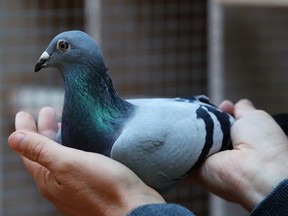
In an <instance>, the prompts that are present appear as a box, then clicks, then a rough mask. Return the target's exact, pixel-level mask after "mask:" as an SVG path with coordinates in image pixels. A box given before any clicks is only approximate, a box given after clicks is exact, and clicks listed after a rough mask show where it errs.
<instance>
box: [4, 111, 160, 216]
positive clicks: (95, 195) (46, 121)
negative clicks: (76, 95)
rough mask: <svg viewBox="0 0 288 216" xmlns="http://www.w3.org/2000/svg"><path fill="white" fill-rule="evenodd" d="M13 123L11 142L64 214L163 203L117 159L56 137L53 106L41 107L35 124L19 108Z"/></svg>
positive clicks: (107, 211)
mask: <svg viewBox="0 0 288 216" xmlns="http://www.w3.org/2000/svg"><path fill="white" fill-rule="evenodd" d="M15 125H16V132H14V133H13V134H11V135H10V137H9V139H8V143H9V146H10V147H11V148H12V149H13V150H14V151H16V152H17V153H19V154H20V155H21V156H22V159H23V162H24V164H25V166H26V168H27V170H28V171H29V172H30V174H31V175H32V176H33V178H34V180H35V182H36V184H37V186H38V188H39V191H40V192H41V193H42V194H43V196H45V197H46V198H47V199H48V200H49V201H50V202H52V203H53V204H54V205H55V207H56V208H58V210H59V211H60V212H61V213H63V214H64V215H70V216H73V215H75V216H76V215H104V216H105V215H109V216H113V215H117V216H118V215H127V213H128V212H129V211H131V210H132V209H134V208H136V207H138V206H140V205H144V204H150V203H164V202H165V201H164V200H163V198H162V197H161V196H160V195H159V194H158V193H157V192H156V191H154V190H153V189H152V188H150V187H148V186H147V185H145V184H144V183H143V182H142V181H141V180H140V179H139V178H138V177H137V176H136V174H134V173H133V172H132V171H131V170H130V169H128V168H127V167H125V166H124V165H122V164H120V163H118V162H117V161H114V160H112V159H110V158H108V157H105V156H102V155H100V154H95V153H88V152H84V151H80V150H76V149H71V148H67V147H65V146H62V145H60V144H58V143H56V142H54V141H53V140H55V139H56V133H57V131H58V129H59V125H58V123H57V120H56V114H55V111H54V110H53V109H52V108H49V107H45V108H43V109H42V110H41V111H40V113H39V118H38V123H37V124H36V123H35V120H34V118H33V117H32V116H31V115H30V114H29V113H25V112H19V113H18V114H17V115H16V122H15Z"/></svg>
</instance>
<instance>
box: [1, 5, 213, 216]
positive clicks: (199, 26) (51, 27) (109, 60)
mask: <svg viewBox="0 0 288 216" xmlns="http://www.w3.org/2000/svg"><path fill="white" fill-rule="evenodd" d="M0 18H1V19H0V76H1V79H0V82H1V84H0V88H1V93H0V94H1V104H0V107H1V112H0V113H1V125H0V127H1V128H0V131H1V134H0V135H1V152H0V154H1V173H0V177H1V188H0V189H1V203H0V205H1V206H0V207H1V208H0V213H1V215H5V216H9V215H11V216H16V215H22V216H23V215H29V216H31V215H37V216H39V215H45V216H46V215H47V216H48V215H53V216H54V215H58V214H57V213H56V211H55V209H54V207H53V206H52V205H51V204H50V203H49V202H48V201H47V200H46V199H44V198H43V197H41V195H39V193H38V191H37V188H36V186H35V184H34V183H33V180H32V178H31V177H30V176H29V174H27V172H26V170H25V168H24V167H23V165H22V162H21V160H20V159H19V157H18V156H17V155H16V154H15V153H13V152H12V151H11V150H10V149H9V148H8V146H7V137H8V136H9V134H10V133H11V132H12V131H13V130H14V117H15V114H16V112H17V111H19V110H25V111H28V112H31V113H32V114H33V115H34V116H37V113H38V111H39V110H40V108H41V107H43V106H46V105H49V106H52V107H54V108H56V110H57V113H58V115H59V117H60V116H61V108H62V101H63V81H62V78H61V76H60V75H59V73H58V72H57V71H56V70H54V69H46V70H45V71H41V72H39V73H37V74H35V73H34V72H33V69H34V64H35V62H36V61H37V60H38V58H39V56H40V55H41V53H42V52H43V51H44V49H45V48H46V46H47V45H48V43H49V42H50V41H51V39H52V38H53V37H54V36H55V35H56V34H58V33H59V32H62V31H65V30H71V29H79V30H85V31H87V32H88V33H89V34H91V35H92V36H93V37H94V38H95V39H97V42H98V44H99V45H100V47H101V48H102V52H103V55H104V57H105V59H106V64H107V66H108V68H109V74H110V75H111V77H112V79H113V81H114V84H115V87H116V89H117V91H118V93H119V94H120V95H121V96H123V97H126V98H127V97H128V98H129V97H144V96H145V97H155V96H158V97H175V96H189V95H195V94H205V93H206V89H207V88H206V87H207V86H206V77H207V76H206V68H207V62H206V35H207V30H206V21H207V19H206V18H207V12H206V1H203V0H193V1H191V0H182V1H176V0H162V1H152V0H146V1H144V0H139V1H129V0H122V1H116V0H105V1H101V0H98V1H92V0H86V1H79V0H69V1H68V0H61V1H56V0H43V1H33V0H9V1H8V0H4V1H0ZM164 197H165V198H166V199H167V201H168V202H174V203H181V204H182V205H184V206H186V207H188V208H190V209H192V210H193V211H194V213H196V214H197V215H200V216H205V215H208V208H207V206H208V205H207V194H206V192H204V191H203V190H202V189H200V188H198V187H196V186H193V187H191V186H187V185H182V184H180V185H178V186H177V187H176V188H174V189H172V190H171V191H169V192H167V193H165V194H164ZM79 205H81V203H80V202H79Z"/></svg>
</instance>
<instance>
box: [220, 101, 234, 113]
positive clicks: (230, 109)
mask: <svg viewBox="0 0 288 216" xmlns="http://www.w3.org/2000/svg"><path fill="white" fill-rule="evenodd" d="M219 109H221V110H223V111H224V112H227V113H229V114H231V115H233V114H234V104H233V103H232V102H231V101H229V100H224V101H223V102H222V103H220V105H219Z"/></svg>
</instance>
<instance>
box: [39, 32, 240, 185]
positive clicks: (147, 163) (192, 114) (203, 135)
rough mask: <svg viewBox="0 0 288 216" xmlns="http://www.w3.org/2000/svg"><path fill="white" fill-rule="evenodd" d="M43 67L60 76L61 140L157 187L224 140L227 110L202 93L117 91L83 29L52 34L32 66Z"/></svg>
mask: <svg viewBox="0 0 288 216" xmlns="http://www.w3.org/2000/svg"><path fill="white" fill-rule="evenodd" d="M45 67H55V68H57V69H58V70H59V71H60V73H61V74H62V77H63V79H64V86H65V98H64V105H63V113H62V122H61V136H59V137H61V143H62V144H63V145H65V146H68V147H73V148H77V149H81V150H84V151H90V152H97V153H101V154H103V155H106V156H108V157H111V158H113V159H115V160H117V161H119V162H121V163H123V164H124V165H126V166H128V167H129V168H130V169H132V170H133V171H134V172H135V173H136V174H137V175H138V176H139V177H140V178H141V179H142V180H143V181H144V182H145V183H146V184H148V185H150V186H151V187H154V188H155V189H165V188H167V187H169V186H171V185H173V184H174V183H176V182H178V181H179V180H180V179H182V178H184V177H185V176H187V175H188V174H190V173H191V171H193V170H194V168H195V167H197V166H198V165H200V164H201V163H202V162H203V161H204V159H205V158H206V157H207V156H209V155H211V154H213V153H215V152H218V151H221V150H224V149H227V148H228V146H229V144H230V141H229V137H230V126H231V124H232V123H233V121H234V119H233V117H231V116H230V115H229V114H227V113H224V112H222V111H221V110H219V109H217V107H215V106H214V105H212V104H211V103H210V102H209V100H208V98H207V97H205V96H194V97H190V98H154V99H131V100H124V99H122V98H121V97H120V96H119V95H118V94H117V93H116V91H115V89H114V87H113V84H112V80H111V79H110V77H109V75H108V73H107V68H106V66H105V63H104V59H103V57H102V54H101V51H100V50H99V48H98V46H97V44H96V42H95V41H94V40H93V39H92V38H91V37H90V36H88V35H87V34H86V33H84V32H81V31H68V32H63V33H60V34H59V35H57V36H56V37H55V38H54V39H53V40H52V41H51V43H50V44H49V46H48V47H47V49H46V51H44V52H43V54H42V55H41V57H40V59H39V61H38V62H37V64H36V66H35V71H39V70H41V69H42V68H45Z"/></svg>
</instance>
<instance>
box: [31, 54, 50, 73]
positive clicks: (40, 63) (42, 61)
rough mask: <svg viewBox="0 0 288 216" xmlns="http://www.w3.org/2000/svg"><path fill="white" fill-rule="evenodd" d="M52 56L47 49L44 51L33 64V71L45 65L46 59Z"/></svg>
mask: <svg viewBox="0 0 288 216" xmlns="http://www.w3.org/2000/svg"><path fill="white" fill-rule="evenodd" d="M51 57H52V55H49V54H48V52H47V51H44V52H43V53H42V55H41V56H40V58H39V60H38V61H37V63H36V65H35V69H34V70H35V72H38V71H40V70H41V69H42V68H45V67H46V66H47V61H48V60H49V59H50V58H51Z"/></svg>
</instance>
